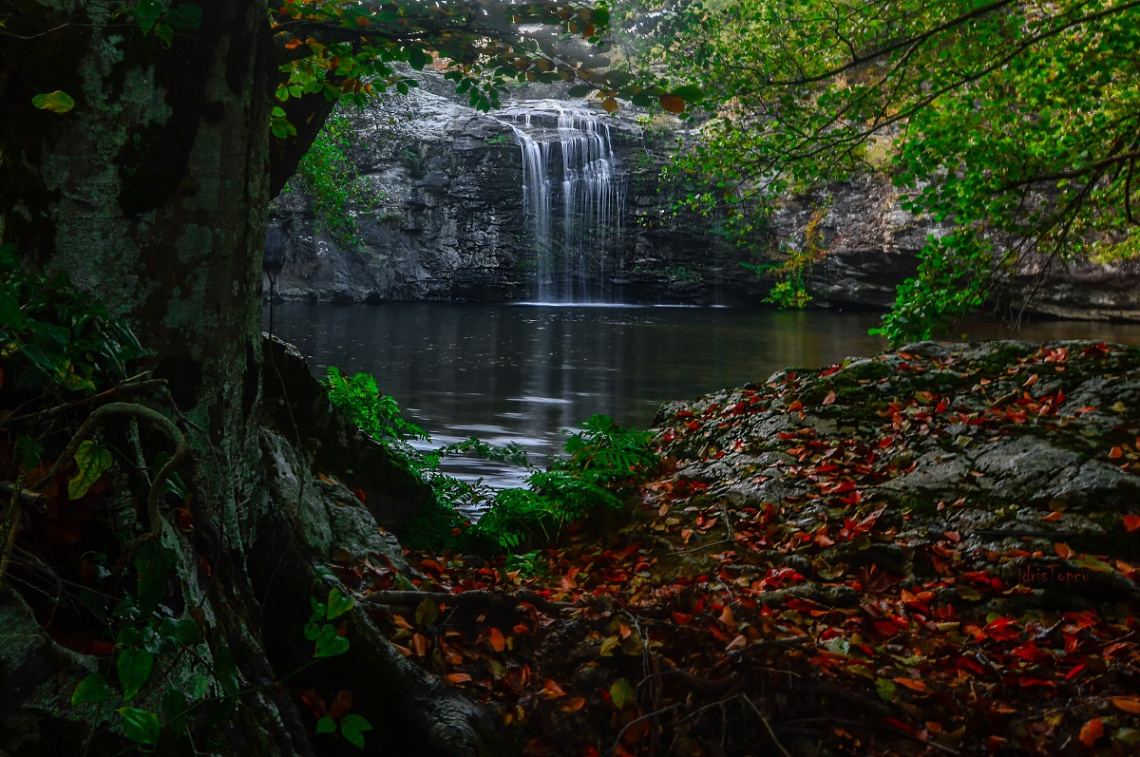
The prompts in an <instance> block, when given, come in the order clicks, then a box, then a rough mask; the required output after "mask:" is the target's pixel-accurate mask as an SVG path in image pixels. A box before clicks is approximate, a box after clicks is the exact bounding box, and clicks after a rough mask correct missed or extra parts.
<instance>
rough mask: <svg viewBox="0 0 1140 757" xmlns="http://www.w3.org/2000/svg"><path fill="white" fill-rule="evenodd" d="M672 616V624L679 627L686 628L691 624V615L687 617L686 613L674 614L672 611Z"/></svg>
mask: <svg viewBox="0 0 1140 757" xmlns="http://www.w3.org/2000/svg"><path fill="white" fill-rule="evenodd" d="M672 615H673V622H674V623H676V624H677V625H679V626H687V625H689V624H690V623H692V622H693V616H692V615H688V614H686V613H683V612H676V611H674V612H673V613H672Z"/></svg>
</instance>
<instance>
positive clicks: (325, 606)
mask: <svg viewBox="0 0 1140 757" xmlns="http://www.w3.org/2000/svg"><path fill="white" fill-rule="evenodd" d="M310 602H311V603H312V607H313V613H312V615H311V616H309V622H308V623H306V624H305V629H304V632H305V638H306V639H308V640H309V641H311V642H314V643H315V645H316V648H315V649H314V651H313V657H316V658H321V657H336V656H337V655H342V654H344V653H345V652H347V651H348V639H346V638H344V637H343V636H341V635H340V630H339V629H338V628H337V626H336V625H334V624H333V623H331V622H325V621H332V620H335V619H336V618H338V617H340V616H341V615H343V614H344V613H346V612H348V611H349V610H351V609H352V606H353V605H354V604H355V600H354V599H353V598H352V597H350V596H348V595H346V594H344V593H343V592H341V591H340V590H339V589H336V588H333V589H330V590H329V596H328V599H327V600H326V601H324V602H318V601H317V600H316V599H311V600H310Z"/></svg>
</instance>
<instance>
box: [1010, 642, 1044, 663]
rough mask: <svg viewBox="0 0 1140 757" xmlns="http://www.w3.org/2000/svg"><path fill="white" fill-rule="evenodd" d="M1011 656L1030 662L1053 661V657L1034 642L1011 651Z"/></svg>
mask: <svg viewBox="0 0 1140 757" xmlns="http://www.w3.org/2000/svg"><path fill="white" fill-rule="evenodd" d="M1010 654H1011V655H1013V656H1014V657H1018V658H1021V659H1022V660H1026V661H1028V662H1046V661H1048V660H1052V659H1053V655H1051V654H1050V653H1049V652H1046V651H1045V650H1044V649H1041V648H1040V647H1038V646H1037V643H1036V642H1034V641H1029V642H1027V643H1025V644H1022V645H1021V646H1020V647H1017V648H1015V649H1013V650H1011V651H1010Z"/></svg>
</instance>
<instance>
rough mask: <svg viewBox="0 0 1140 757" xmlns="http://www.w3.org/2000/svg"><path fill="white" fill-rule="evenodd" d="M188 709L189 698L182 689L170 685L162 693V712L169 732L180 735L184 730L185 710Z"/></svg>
mask: <svg viewBox="0 0 1140 757" xmlns="http://www.w3.org/2000/svg"><path fill="white" fill-rule="evenodd" d="M189 709H190V700H189V699H187V698H186V694H185V693H183V691H182V689H179V688H175V687H173V686H172V687H170V688H168V689H167V690H166V691H164V692H163V693H162V714H163V715H164V716H165V719H166V728H167V729H168V730H169V731H170V732H171V733H174V734H176V735H182V734H183V733H185V732H186V712H187V711H188V710H189Z"/></svg>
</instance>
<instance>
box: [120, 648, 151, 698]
mask: <svg viewBox="0 0 1140 757" xmlns="http://www.w3.org/2000/svg"><path fill="white" fill-rule="evenodd" d="M115 668H116V671H117V672H118V674H119V685H120V686H122V687H123V699H124V700H127V699H130V698H131V697H133V696H134V695H135V694H137V693H139V689H141V688H142V687H143V684H145V683H146V681H147V679H148V678H150V672H151V670H153V669H154V655H152V654H151V653H150V652H147V651H146V650H145V649H122V650H119V659H118V662H117V664H116V666H115Z"/></svg>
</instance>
